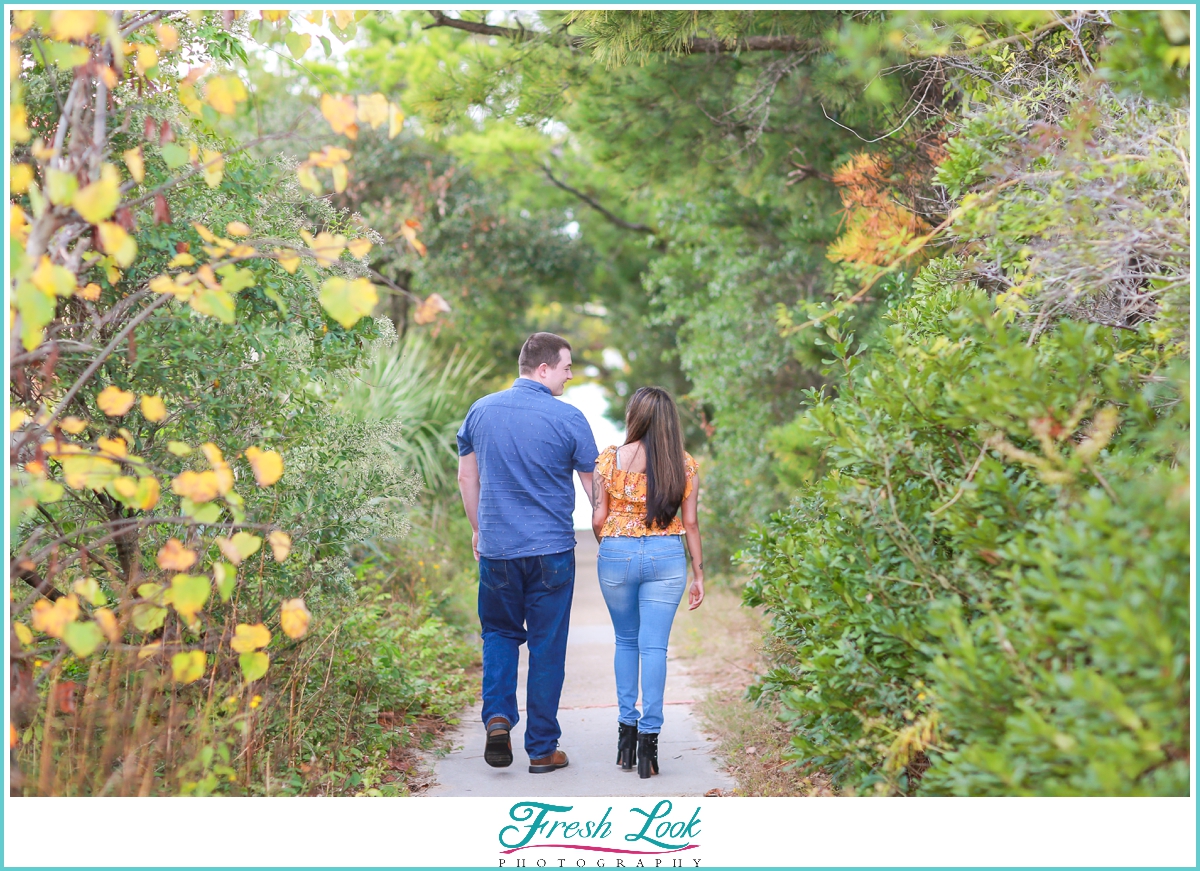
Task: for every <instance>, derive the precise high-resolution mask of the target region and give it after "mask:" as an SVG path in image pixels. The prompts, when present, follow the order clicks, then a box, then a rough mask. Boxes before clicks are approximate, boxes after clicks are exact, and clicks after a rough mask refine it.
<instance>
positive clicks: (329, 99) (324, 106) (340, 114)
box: [321, 94, 358, 133]
mask: <svg viewBox="0 0 1200 871" xmlns="http://www.w3.org/2000/svg"><path fill="white" fill-rule="evenodd" d="M321 114H322V115H324V116H325V120H326V121H328V122H329V126H330V127H331V128H333V132H334V133H345V132H346V131H347V130H348V129H349V128H350V127H351V126H352V125H353V124H354V119H355V117H357V115H358V110H357V109H356V108H355V106H354V101H353V100H351V99H350V98H349V97H334V96H331V95H330V94H322V95H321Z"/></svg>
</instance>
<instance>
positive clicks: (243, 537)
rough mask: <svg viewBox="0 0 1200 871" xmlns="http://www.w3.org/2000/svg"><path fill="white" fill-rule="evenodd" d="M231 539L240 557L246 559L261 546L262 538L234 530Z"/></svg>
mask: <svg viewBox="0 0 1200 871" xmlns="http://www.w3.org/2000/svg"><path fill="white" fill-rule="evenodd" d="M231 540H232V541H233V546H234V547H236V548H237V552H238V553H240V554H241V555H242V559H246V558H247V557H249V556H251V555H252V554H254V553H255V552H257V551H258V549H259V548H260V547H262V539H261V538H259V537H258V536H257V535H251V534H250V533H248V532H236V533H234V535H233V538H232V539H231Z"/></svg>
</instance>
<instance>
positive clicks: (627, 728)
mask: <svg viewBox="0 0 1200 871" xmlns="http://www.w3.org/2000/svg"><path fill="white" fill-rule="evenodd" d="M637 741H638V730H637V723H633V724H632V725H631V724H629V723H622V722H619V721H618V722H617V765H620V766H621V770H622V771H633V766H635V765H637Z"/></svg>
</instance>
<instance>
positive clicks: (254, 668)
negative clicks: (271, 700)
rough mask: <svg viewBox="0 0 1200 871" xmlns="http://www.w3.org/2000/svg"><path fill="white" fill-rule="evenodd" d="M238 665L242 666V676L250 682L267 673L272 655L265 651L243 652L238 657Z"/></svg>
mask: <svg viewBox="0 0 1200 871" xmlns="http://www.w3.org/2000/svg"><path fill="white" fill-rule="evenodd" d="M238 665H239V666H241V669H242V677H244V678H245V679H246V683H250V682H251V681H256V680H258V679H259V678H260V677H262V676H263V675H264V674H266V673H267V669H268V668H270V666H271V657H269V656H267V654H265V653H243V654H242V655H241V656H239V657H238ZM254 698H256V699H257V698H259V697H258V696H255V697H254Z"/></svg>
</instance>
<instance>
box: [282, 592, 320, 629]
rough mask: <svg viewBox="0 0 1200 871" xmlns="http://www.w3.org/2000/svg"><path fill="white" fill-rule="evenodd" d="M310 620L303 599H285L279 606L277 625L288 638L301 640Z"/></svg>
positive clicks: (310, 617)
mask: <svg viewBox="0 0 1200 871" xmlns="http://www.w3.org/2000/svg"><path fill="white" fill-rule="evenodd" d="M311 620H312V614H310V613H308V608H306V607H304V600H303V599H285V600H284V601H283V602H282V604H280V606H279V625H280V626H282V627H283V634H284V635H286V636H287V637H288V638H303V637H304V636H305V634H306V633H307V632H308V624H309V621H311Z"/></svg>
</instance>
